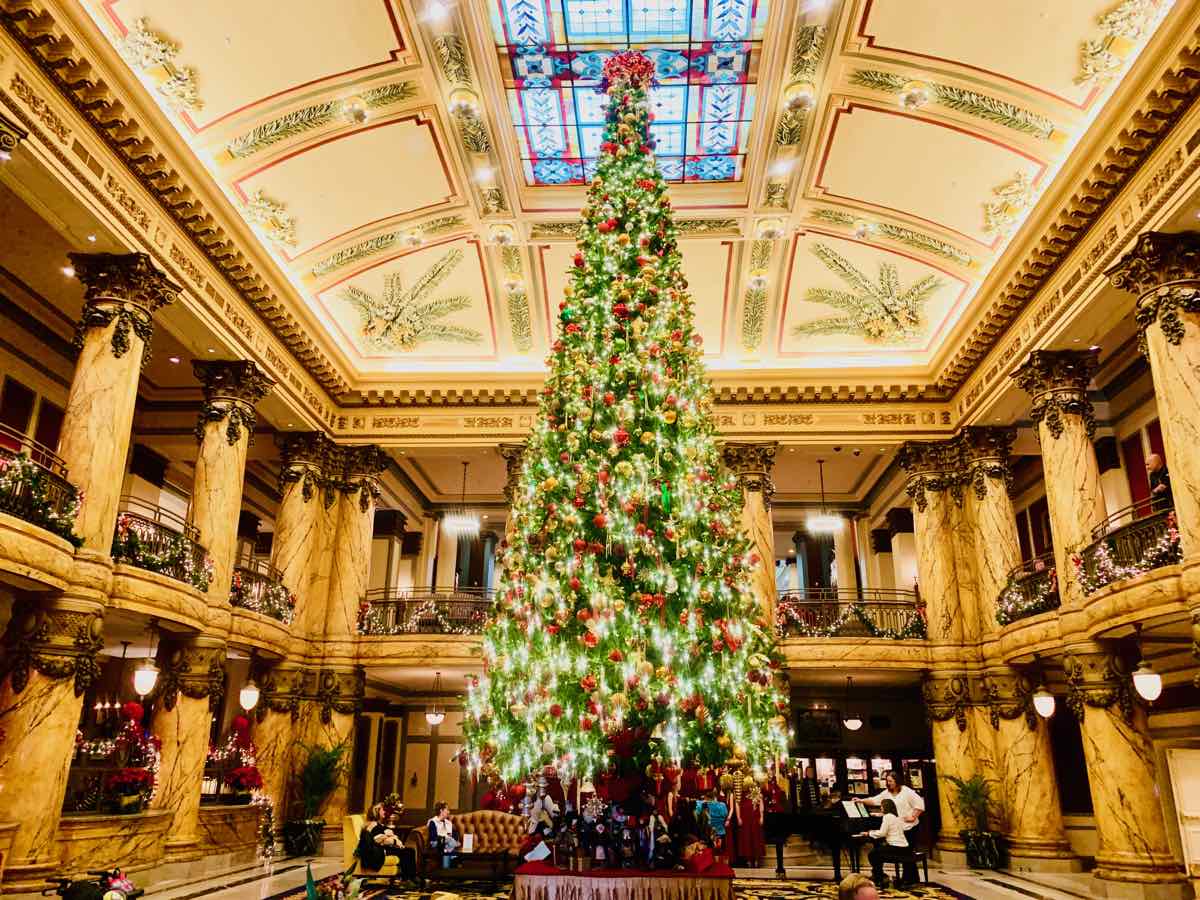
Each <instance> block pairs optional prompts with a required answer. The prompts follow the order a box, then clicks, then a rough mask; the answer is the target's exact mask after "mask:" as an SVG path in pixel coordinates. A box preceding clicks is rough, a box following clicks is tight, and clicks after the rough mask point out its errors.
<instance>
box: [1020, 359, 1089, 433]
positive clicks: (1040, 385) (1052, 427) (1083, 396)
mask: <svg viewBox="0 0 1200 900" xmlns="http://www.w3.org/2000/svg"><path fill="white" fill-rule="evenodd" d="M1099 362H1100V351H1099V349H1097V348H1092V349H1089V350H1034V351H1033V352H1032V353H1030V354H1029V359H1028V360H1026V361H1025V364H1024V365H1022V366H1021V368H1019V369H1017V371H1016V372H1014V373H1013V376H1012V377H1013V378H1014V379H1015V380H1016V382H1017V384H1018V385H1019V386H1020V387H1021V389H1022V390H1023V391H1025V392H1026V393H1027V394H1029V396H1030V397H1031V398H1032V400H1033V403H1032V405H1031V407H1030V418H1032V419H1033V422H1034V424H1035V425H1037V424H1041V423H1044V424H1045V426H1046V430H1047V431H1049V432H1050V436H1051V437H1053V438H1054V439H1055V440H1057V439H1058V438H1060V437H1061V436H1062V433H1063V416H1064V415H1070V416H1079V417H1080V418H1081V419H1082V420H1083V425H1084V428H1085V429H1086V430H1087V436H1088V439H1089V440H1090V439H1091V438H1092V436H1093V435H1094V434H1095V432H1096V417H1095V414H1094V411H1093V409H1092V401H1091V400H1089V399H1088V395H1087V389H1088V385H1089V384H1090V383H1091V381H1092V376H1093V375H1095V374H1096V369H1097V367H1098V366H1099Z"/></svg>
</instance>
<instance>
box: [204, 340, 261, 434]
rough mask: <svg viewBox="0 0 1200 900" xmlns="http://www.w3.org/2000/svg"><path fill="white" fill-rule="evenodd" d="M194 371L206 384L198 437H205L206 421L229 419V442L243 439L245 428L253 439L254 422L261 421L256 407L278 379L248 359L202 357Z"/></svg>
mask: <svg viewBox="0 0 1200 900" xmlns="http://www.w3.org/2000/svg"><path fill="white" fill-rule="evenodd" d="M192 371H193V372H194V373H195V375H196V378H198V379H199V380H200V383H201V384H202V385H203V388H204V404H203V406H201V407H200V418H199V421H197V423H196V440H197V441H199V440H201V439H203V437H204V426H205V425H207V424H209V423H210V422H221V421H225V422H227V424H226V426H225V440H226V441H228V443H229V446H231V447H232V446H233V445H234V444H236V443H237V442H238V441H239V440H241V437H242V428H245V429H246V431H247V432H249V434H250V442H251V443H253V442H254V426H255V424H256V423H257V422H258V417H257V415H256V414H255V411H254V407H255V405H256V404H257V403H258V401H259V400H261V399H262V398H263V397H265V396H266V395H267V394H268V393H270V391H271V388H273V387H274V386H275V380H274V379H273V378H270V377H268V376H267V374H266V373H265V372H263V371H262V369H260V368H259V367H258V366H257V365H255V364H254V363H253V362H251V361H250V360H246V359H237V360H235V359H217V360H199V359H198V360H194V361H193V362H192Z"/></svg>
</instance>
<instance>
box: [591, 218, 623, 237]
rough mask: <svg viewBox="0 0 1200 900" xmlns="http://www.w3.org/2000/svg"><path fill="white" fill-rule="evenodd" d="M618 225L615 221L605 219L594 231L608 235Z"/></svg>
mask: <svg viewBox="0 0 1200 900" xmlns="http://www.w3.org/2000/svg"><path fill="white" fill-rule="evenodd" d="M618 224H619V223H618V222H617V220H616V219H605V220H604V221H603V222H601V223H600V224H599V225H597V226H596V230H597V231H599V232H600V233H601V234H608V233H609V232H610V231H612V230H613V229H614V228H616V227H617V225H618Z"/></svg>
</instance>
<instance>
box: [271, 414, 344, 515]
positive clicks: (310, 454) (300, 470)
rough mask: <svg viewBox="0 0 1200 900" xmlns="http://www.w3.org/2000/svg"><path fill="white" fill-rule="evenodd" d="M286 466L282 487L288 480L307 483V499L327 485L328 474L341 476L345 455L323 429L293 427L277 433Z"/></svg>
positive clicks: (281, 482)
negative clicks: (313, 429) (298, 428)
mask: <svg viewBox="0 0 1200 900" xmlns="http://www.w3.org/2000/svg"><path fill="white" fill-rule="evenodd" d="M275 443H276V445H277V446H278V447H279V451H280V456H281V457H282V463H283V464H282V466H281V468H280V471H279V482H280V488H281V489H282V488H283V487H285V486H286V485H288V484H292V483H296V482H301V483H302V484H303V497H304V502H305V503H307V502H308V501H309V500H311V499H312V498H313V496H314V495H315V494H316V492H317V489H318V488H320V487H322V486H324V484H325V481H326V478H327V477H337V478H340V477H341V474H342V473H341V468H340V466H341V463H342V456H341V453H340V452H339V451H338V447H337V445H336V444H334V443H333V441H331V440H330V439H329V438H327V437H326V436H325V435H324V434H323V433H322V432H320V431H292V432H288V433H286V434H282V435H277V436H276V438H275Z"/></svg>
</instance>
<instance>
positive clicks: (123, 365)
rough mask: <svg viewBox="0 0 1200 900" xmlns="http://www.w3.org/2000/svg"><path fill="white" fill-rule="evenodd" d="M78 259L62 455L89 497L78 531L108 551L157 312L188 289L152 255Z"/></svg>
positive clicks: (85, 498) (74, 480)
mask: <svg viewBox="0 0 1200 900" xmlns="http://www.w3.org/2000/svg"><path fill="white" fill-rule="evenodd" d="M70 258H71V265H72V266H73V267H74V269H75V275H76V277H78V278H79V280H80V281H81V282H83V285H84V288H85V291H84V306H83V316H82V318H81V319H80V321H79V325H78V326H77V329H76V333H75V346H76V347H77V348H78V351H79V356H78V359H77V360H76V363H75V375H74V377H73V378H72V380H71V392H70V395H69V396H68V397H67V407H66V411H65V412H64V415H63V426H62V438H61V439H60V441H59V447H58V453H59V455H60V456H61V457H62V458H63V460H64V461H65V462H66V464H67V470H68V471H69V472H70V473H71V481H72V483H73V484H74V485H75V486H76V487H77V488H79V490H80V493H81V495H82V502H81V504H80V508H79V515H78V516H77V517H76V519H75V533H76V534H78V535H79V536H80V537H81V538H83V546H84V547H86V548H87V549H89V550H94V551H96V552H98V553H104V554H107V553H108V552H109V551H110V550H111V549H112V541H113V528H114V526H115V524H116V521H117V505H118V501H119V500H120V497H121V485H122V483H123V480H124V478H123V476H124V474H125V457H126V456H127V454H128V453H129V437H130V433H131V430H132V428H133V407H134V403H135V401H136V400H137V388H138V378H139V377H140V375H141V367H142V365H143V363H144V361H145V360H146V359H147V358H148V356H149V353H150V339H151V336H152V334H153V331H154V326H153V315H154V311H155V310H157V309H159V308H160V307H162V306H165V305H166V304H168V303H170V302H172V301H173V300H174V299H175V298H176V297H177V296H178V295H179V290H180V289H179V286H178V285H176V284H174V283H173V282H171V281H169V280H168V279H167V277H166V276H165V275H163V273H162V272H160V271H158V269H156V268H155V267H154V265H153V264H152V263H151V262H150V257H149V256H147V255H146V254H144V253H125V254H112V253H72V254H70Z"/></svg>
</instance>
